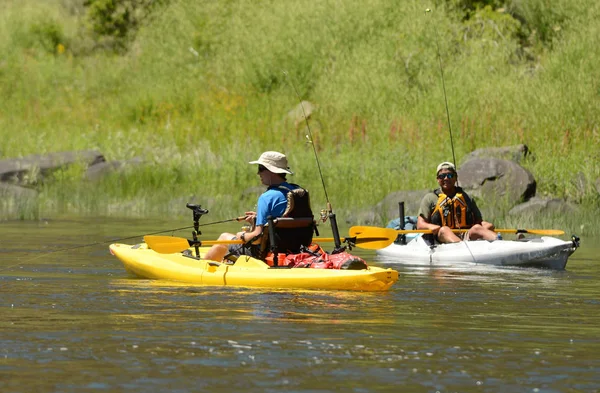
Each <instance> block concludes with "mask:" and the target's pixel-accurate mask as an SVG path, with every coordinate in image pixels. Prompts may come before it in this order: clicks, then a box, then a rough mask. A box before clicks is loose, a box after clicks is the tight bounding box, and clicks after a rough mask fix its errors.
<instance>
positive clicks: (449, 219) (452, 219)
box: [431, 190, 475, 229]
mask: <svg viewBox="0 0 600 393" xmlns="http://www.w3.org/2000/svg"><path fill="white" fill-rule="evenodd" d="M434 193H435V194H436V195H437V196H438V200H437V203H436V205H435V207H434V209H433V213H431V223H432V224H436V225H440V226H448V227H450V228H453V229H460V228H470V227H471V226H473V224H475V215H474V214H473V211H472V210H471V205H470V203H469V201H468V199H467V197H466V196H465V195H464V194H463V193H462V190H459V191H458V192H457V193H456V194H455V195H454V197H452V198H450V197H449V196H448V195H446V194H444V193H443V192H442V191H441V190H435V191H434Z"/></svg>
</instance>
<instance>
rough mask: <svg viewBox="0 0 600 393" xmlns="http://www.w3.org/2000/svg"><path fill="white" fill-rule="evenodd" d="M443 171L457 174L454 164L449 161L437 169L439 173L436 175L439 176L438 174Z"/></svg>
mask: <svg viewBox="0 0 600 393" xmlns="http://www.w3.org/2000/svg"><path fill="white" fill-rule="evenodd" d="M442 169H449V170H451V171H452V172H454V173H456V167H455V166H454V164H453V163H451V162H448V161H446V162H442V163H441V164H440V165H438V167H437V171H436V172H435V173H436V174H437V173H440V171H441V170H442Z"/></svg>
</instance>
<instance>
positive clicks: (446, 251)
mask: <svg viewBox="0 0 600 393" xmlns="http://www.w3.org/2000/svg"><path fill="white" fill-rule="evenodd" d="M413 235H414V236H413ZM577 247H579V239H578V238H577V237H574V238H573V239H572V240H571V241H564V240H561V239H558V238H555V237H550V236H542V237H539V238H525V239H520V240H494V241H487V240H475V241H467V242H458V243H451V244H434V245H430V244H429V243H428V242H426V240H425V238H424V237H423V236H422V235H421V234H411V235H409V236H407V239H406V244H404V245H403V244H399V243H392V244H391V245H389V246H387V247H385V248H382V249H379V250H377V256H378V257H380V259H381V260H382V261H384V262H389V263H404V264H407V265H434V266H448V265H453V264H458V263H476V264H486V265H499V266H519V267H538V268H546V269H557V270H563V269H564V268H565V266H566V265H567V260H568V258H569V256H571V254H573V252H575V250H576V249H577Z"/></svg>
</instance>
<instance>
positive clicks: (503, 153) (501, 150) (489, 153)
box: [462, 144, 529, 164]
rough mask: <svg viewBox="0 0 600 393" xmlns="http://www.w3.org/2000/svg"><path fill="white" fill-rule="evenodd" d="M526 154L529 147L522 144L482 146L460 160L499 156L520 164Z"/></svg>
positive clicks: (527, 154)
mask: <svg viewBox="0 0 600 393" xmlns="http://www.w3.org/2000/svg"><path fill="white" fill-rule="evenodd" d="M527 156H529V148H528V147H527V145H523V144H521V145H515V146H504V147H484V148H481V149H477V150H473V151H472V152H471V153H469V154H467V155H466V156H464V157H463V159H462V162H467V161H470V160H473V159H475V158H499V159H501V160H509V161H514V162H516V163H517V164H520V163H521V161H523V160H524V159H525V158H527Z"/></svg>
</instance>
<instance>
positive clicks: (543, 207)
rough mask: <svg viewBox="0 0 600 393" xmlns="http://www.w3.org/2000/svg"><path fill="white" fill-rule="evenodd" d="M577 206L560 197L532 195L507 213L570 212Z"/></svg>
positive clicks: (511, 214)
mask: <svg viewBox="0 0 600 393" xmlns="http://www.w3.org/2000/svg"><path fill="white" fill-rule="evenodd" d="M577 210H578V207H577V206H576V205H574V204H572V203H569V202H566V201H564V200H562V199H556V198H553V199H548V198H538V197H533V198H531V199H530V200H528V201H527V202H525V203H521V204H519V205H517V206H515V207H513V208H512V209H511V210H510V211H509V212H508V215H510V216H520V215H535V214H540V213H543V214H570V213H575V212H577Z"/></svg>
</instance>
